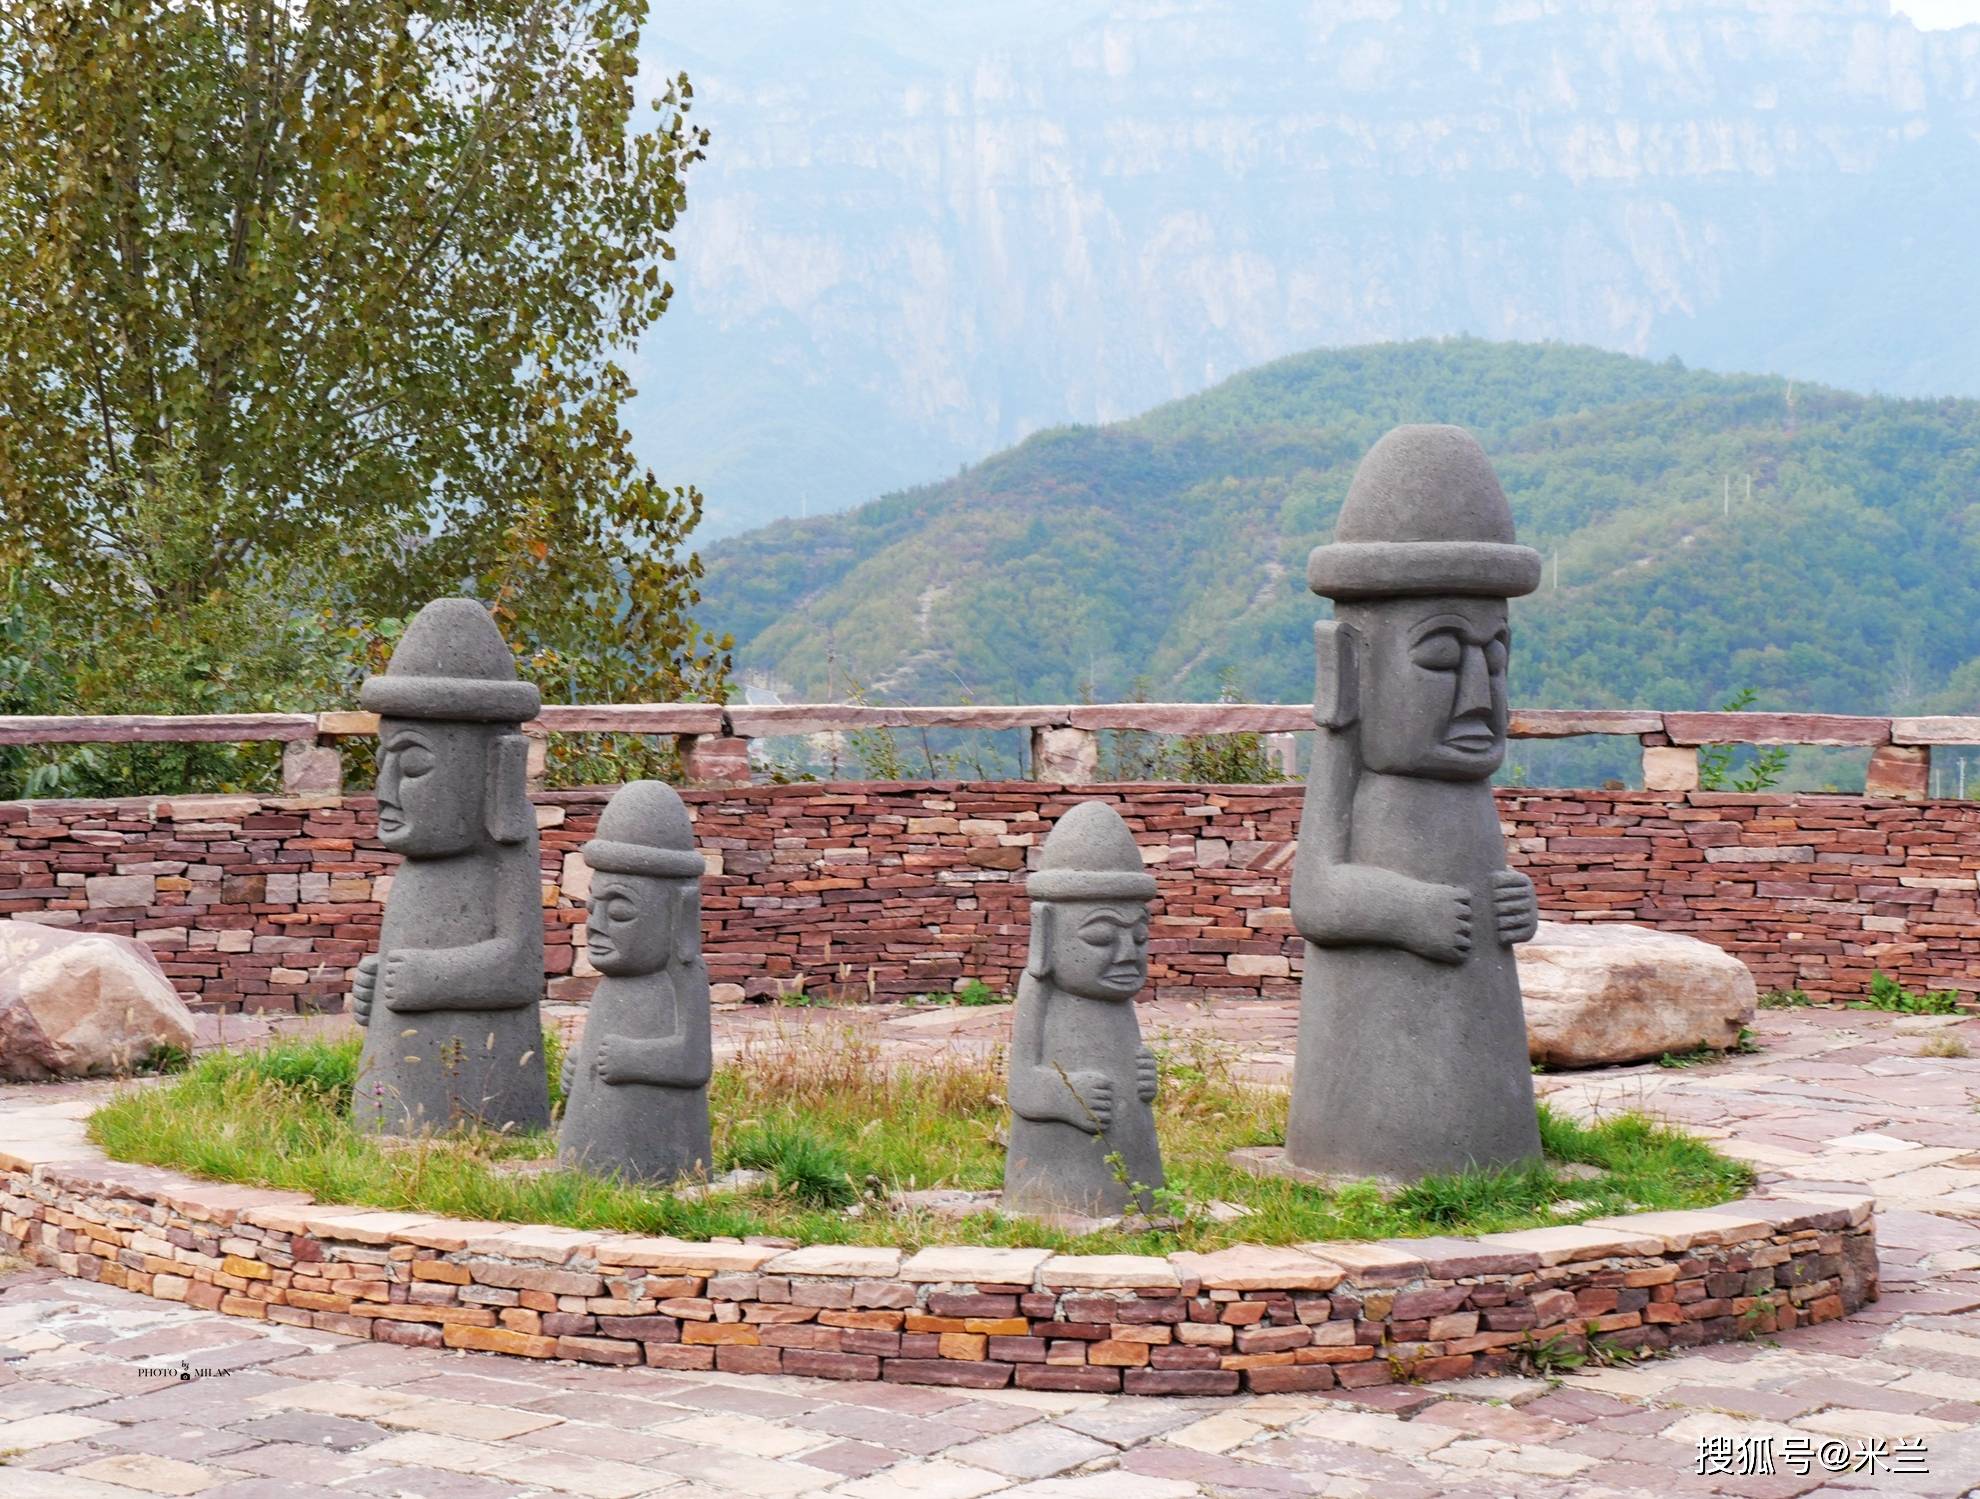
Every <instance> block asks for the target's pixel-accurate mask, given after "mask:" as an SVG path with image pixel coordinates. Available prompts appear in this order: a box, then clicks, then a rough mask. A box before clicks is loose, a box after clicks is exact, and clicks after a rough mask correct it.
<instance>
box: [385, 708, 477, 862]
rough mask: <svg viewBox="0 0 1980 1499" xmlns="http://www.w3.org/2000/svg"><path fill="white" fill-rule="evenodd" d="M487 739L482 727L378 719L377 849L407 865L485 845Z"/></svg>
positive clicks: (428, 720) (423, 720)
mask: <svg viewBox="0 0 1980 1499" xmlns="http://www.w3.org/2000/svg"><path fill="white" fill-rule="evenodd" d="M489 739H490V731H489V729H488V728H487V727H486V726H484V725H482V724H475V723H445V722H441V721H438V720H434V719H425V718H384V719H380V720H379V722H378V839H379V842H381V843H383V844H384V845H385V846H386V847H387V848H389V849H391V850H392V851H393V852H394V853H400V854H407V855H410V856H411V857H413V858H415V859H444V858H448V857H450V856H451V855H454V854H464V853H468V852H470V851H472V850H474V849H477V848H480V847H481V846H482V845H484V844H485V843H487V842H488V826H487V821H486V819H485V817H484V815H483V807H484V805H485V797H486V795H487V786H488V744H489Z"/></svg>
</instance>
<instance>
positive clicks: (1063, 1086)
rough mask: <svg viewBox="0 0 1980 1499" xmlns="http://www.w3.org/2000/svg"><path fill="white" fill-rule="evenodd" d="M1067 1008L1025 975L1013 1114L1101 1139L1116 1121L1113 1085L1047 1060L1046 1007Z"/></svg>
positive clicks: (1015, 1046) (1015, 1027)
mask: <svg viewBox="0 0 1980 1499" xmlns="http://www.w3.org/2000/svg"><path fill="white" fill-rule="evenodd" d="M1054 1001H1057V1002H1059V1003H1068V1002H1069V1001H1066V1000H1063V999H1061V998H1060V997H1059V996H1058V995H1057V994H1056V993H1054V991H1052V990H1051V989H1049V988H1047V987H1045V986H1044V985H1042V984H1040V982H1039V981H1038V980H1037V979H1036V978H1034V977H1032V975H1030V974H1028V973H1027V974H1026V975H1025V976H1024V977H1023V978H1022V979H1020V980H1019V981H1018V999H1017V1006H1016V1009H1017V1014H1016V1015H1015V1016H1014V1017H1012V1021H1011V1076H1010V1085H1009V1089H1008V1091H1009V1093H1010V1104H1011V1112H1012V1113H1013V1114H1016V1115H1017V1116H1018V1118H1020V1119H1028V1120H1030V1121H1031V1122H1032V1123H1033V1124H1070V1125H1072V1126H1073V1127H1074V1128H1076V1129H1082V1130H1085V1131H1086V1132H1087V1133H1088V1134H1090V1135H1097V1134H1100V1133H1101V1132H1102V1131H1104V1130H1105V1129H1106V1128H1107V1125H1108V1123H1109V1122H1110V1121H1111V1120H1112V1118H1113V1109H1114V1095H1113V1084H1112V1083H1111V1082H1110V1081H1109V1080H1108V1079H1107V1078H1106V1077H1105V1076H1104V1075H1103V1074H1101V1073H1098V1072H1092V1071H1080V1072H1071V1073H1068V1072H1065V1071H1063V1070H1062V1069H1060V1068H1058V1067H1054V1066H1053V1065H1052V1064H1051V1063H1050V1062H1048V1061H1046V1059H1045V1006H1046V1005H1048V1004H1051V1003H1053V1002H1054Z"/></svg>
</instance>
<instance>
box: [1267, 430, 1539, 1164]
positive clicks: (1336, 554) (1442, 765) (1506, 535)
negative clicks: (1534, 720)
mask: <svg viewBox="0 0 1980 1499" xmlns="http://www.w3.org/2000/svg"><path fill="white" fill-rule="evenodd" d="M1307 578H1308V581H1309V583H1310V584H1311V586H1312V588H1313V591H1314V592H1315V593H1318V594H1321V595H1324V596H1325V597H1327V598H1330V599H1333V600H1334V601H1335V605H1336V607H1335V611H1334V618H1333V619H1332V620H1324V621H1322V622H1321V623H1320V624H1319V625H1318V626H1317V627H1316V629H1315V632H1314V633H1315V644H1316V647H1317V651H1318V675H1317V682H1316V693H1315V698H1314V717H1315V720H1316V722H1317V724H1318V728H1319V732H1318V734H1317V736H1316V742H1315V747H1314V753H1313V764H1312V769H1311V774H1310V778H1309V780H1308V782H1307V789H1306V802H1305V807H1304V810H1303V812H1302V813H1301V818H1300V828H1299V848H1298V853H1297V855H1296V857H1295V859H1294V863H1293V888H1292V913H1293V924H1294V925H1295V926H1296V927H1297V928H1298V929H1299V931H1300V933H1301V935H1302V936H1304V937H1305V938H1306V943H1307V946H1306V973H1305V979H1304V982H1303V984H1302V987H1301V991H1300V1022H1299V1046H1298V1054H1297V1059H1296V1062H1295V1066H1294V1072H1293V1096H1292V1112H1291V1118H1290V1120H1289V1122H1288V1125H1287V1129H1286V1159H1287V1161H1288V1162H1289V1164H1290V1165H1292V1166H1293V1167H1294V1168H1296V1169H1299V1170H1302V1171H1309V1172H1315V1173H1322V1174H1327V1175H1342V1176H1364V1175H1366V1176H1379V1177H1387V1178H1392V1179H1398V1180H1414V1179H1415V1178H1417V1177H1421V1176H1424V1175H1427V1174H1429V1173H1432V1172H1445V1171H1456V1170H1460V1169H1462V1168H1464V1167H1466V1166H1470V1165H1478V1166H1501V1165H1507V1164H1510V1163H1513V1162H1517V1161H1524V1160H1529V1159H1532V1158H1534V1157H1537V1156H1538V1155H1539V1154H1540V1138H1539V1131H1538V1127H1537V1125H1536V1123H1535V1119H1534V1108H1533V1079H1532V1073H1531V1068H1530V1065H1529V1063H1528V1061H1527V1047H1526V1027H1525V1023H1524V1019H1523V1017H1522V1015H1521V1012H1520V997H1519V974H1518V971H1517V969H1516V967H1515V966H1514V961H1513V952H1512V949H1513V944H1515V943H1518V942H1525V941H1527V940H1529V939H1530V938H1531V937H1532V936H1533V932H1534V927H1535V925H1536V923H1537V921H1538V911H1537V908H1536V905H1535V902H1534V896H1533V885H1532V882H1531V881H1529V880H1528V879H1527V878H1526V876H1524V875H1522V874H1518V873H1516V872H1514V871H1513V870H1511V869H1508V868H1507V867H1506V850H1505V840H1504V838H1503V837H1502V835H1501V833H1500V831H1499V818H1498V813H1497V811H1496V809H1495V808H1494V806H1493V803H1492V788H1491V786H1490V784H1489V778H1490V776H1491V775H1492V772H1493V771H1495V770H1497V769H1498V767H1499V763H1500V761H1501V760H1503V759H1504V757H1505V742H1506V718H1507V707H1506V654H1507V650H1508V647H1509V645H1510V643H1511V636H1510V632H1509V630H1508V628H1507V622H1506V600H1507V599H1509V598H1514V597H1517V596H1519V595H1521V594H1526V593H1531V592H1532V591H1533V589H1534V588H1535V587H1536V586H1537V585H1538V583H1539V581H1540V555H1539V553H1537V552H1535V551H1533V550H1532V549H1531V548H1529V547H1523V546H1519V545H1517V544H1516V543H1515V542H1514V540H1513V523H1512V510H1511V508H1510V507H1509V506H1508V505H1507V504H1506V497H1505V495H1504V493H1503V492H1502V491H1501V490H1500V488H1499V481H1498V478H1497V477H1496V476H1495V475H1494V474H1493V472H1492V465H1491V464H1490V463H1489V462H1488V461H1487V459H1486V457H1485V453H1484V451H1483V449H1481V448H1480V447H1479V445H1478V443H1477V441H1476V440H1475V439H1473V438H1472V436H1471V435H1470V434H1469V433H1467V432H1465V431H1464V430H1462V429H1461V428H1458V427H1444V426H1410V427H1398V428H1396V429H1395V430H1394V431H1392V432H1390V433H1389V434H1388V435H1387V436H1386V437H1384V438H1382V440H1381V441H1380V442H1378V443H1376V444H1375V446H1374V447H1373V448H1371V449H1370V450H1369V452H1368V455H1367V456H1366V457H1365V458H1363V459H1362V461H1361V466H1360V467H1359V468H1358V469H1357V470H1356V471H1355V475H1354V481H1353V483H1352V484H1351V485H1350V486H1349V489H1348V497H1347V502H1346V504H1345V505H1344V506H1343V507H1342V510H1341V516H1340V522H1339V524H1338V525H1337V526H1336V527H1335V531H1334V542H1333V544H1332V545H1330V546H1322V547H1317V548H1315V549H1314V552H1313V555H1312V557H1311V559H1310V560H1309V562H1308V564H1307Z"/></svg>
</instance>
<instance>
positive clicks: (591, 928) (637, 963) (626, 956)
mask: <svg viewBox="0 0 1980 1499" xmlns="http://www.w3.org/2000/svg"><path fill="white" fill-rule="evenodd" d="M682 883H683V882H682V881H680V880H665V879H661V878H659V877H658V876H657V875H650V874H617V873H609V872H607V871H604V870H600V871H599V872H597V873H596V874H594V875H592V877H591V903H590V906H589V908H588V910H587V912H586V915H585V921H584V950H585V954H586V956H588V957H589V958H590V959H591V966H592V967H594V968H596V969H597V970H598V971H599V972H600V973H603V974H606V975H608V976H610V977H613V978H622V977H629V976H632V975H635V974H642V973H658V972H659V971H660V970H661V969H662V968H664V967H666V966H667V964H668V963H669V962H670V961H672V960H673V959H675V958H676V957H677V956H681V957H684V956H688V954H686V953H677V951H676V948H677V945H678V943H679V940H680V926H681V923H682V920H683V917H684V915H685V914H686V913H685V912H684V911H683V907H684V906H685V905H687V904H689V903H690V899H691V897H692V895H693V891H692V890H683V889H682Z"/></svg>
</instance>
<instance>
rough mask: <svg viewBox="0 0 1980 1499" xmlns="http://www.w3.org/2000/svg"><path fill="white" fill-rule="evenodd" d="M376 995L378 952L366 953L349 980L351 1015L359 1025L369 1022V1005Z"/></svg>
mask: <svg viewBox="0 0 1980 1499" xmlns="http://www.w3.org/2000/svg"><path fill="white" fill-rule="evenodd" d="M377 995H378V954H377V953H367V954H366V955H365V956H364V958H363V959H362V960H361V961H360V962H359V963H358V966H357V975H356V977H354V978H353V979H352V980H351V1015H352V1017H353V1018H354V1019H356V1021H357V1023H358V1024H359V1025H370V1024H371V1006H372V1002H373V1000H375V999H376V998H377Z"/></svg>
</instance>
